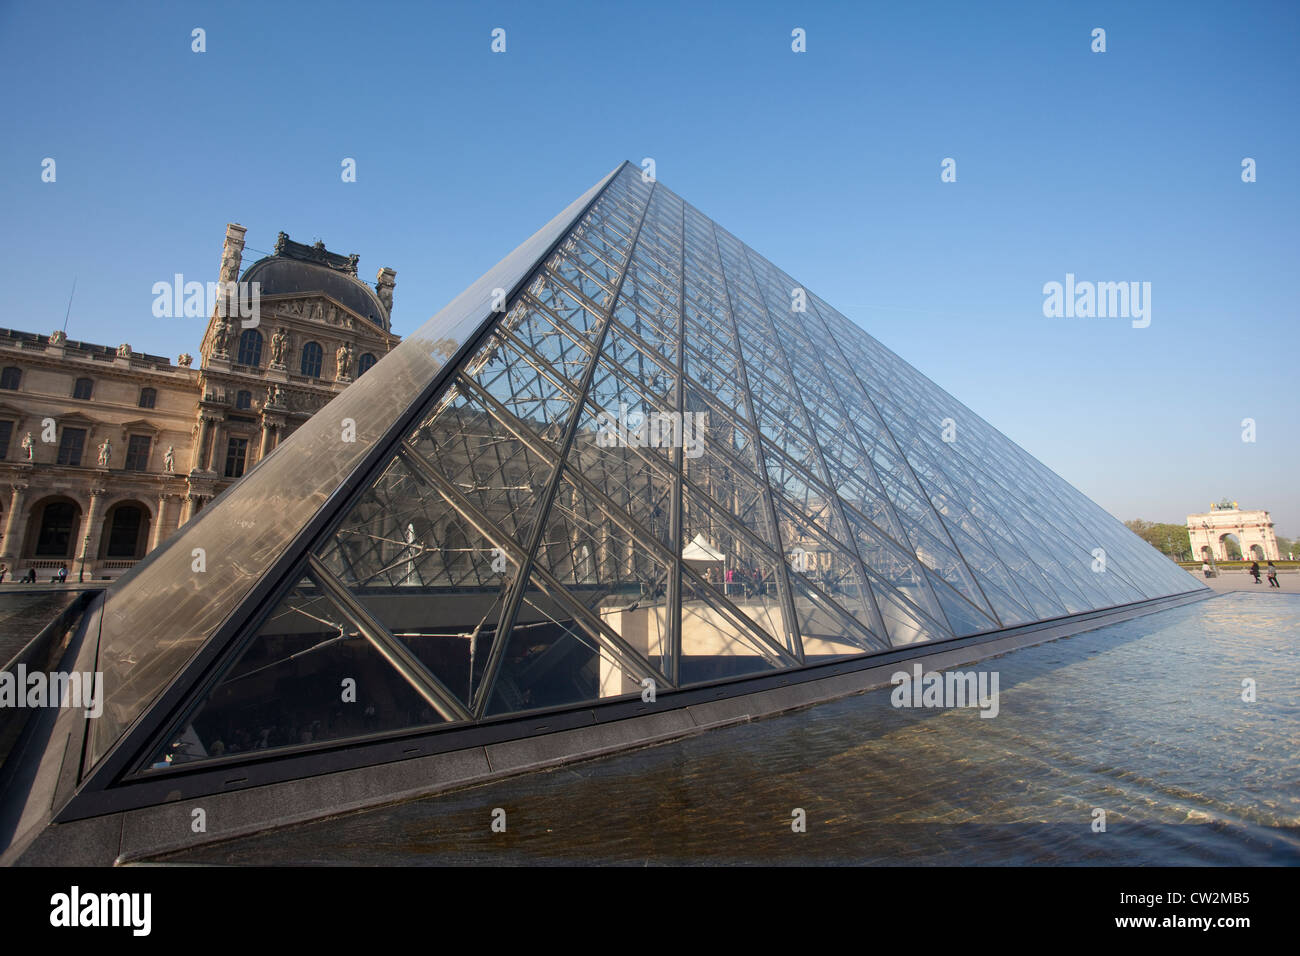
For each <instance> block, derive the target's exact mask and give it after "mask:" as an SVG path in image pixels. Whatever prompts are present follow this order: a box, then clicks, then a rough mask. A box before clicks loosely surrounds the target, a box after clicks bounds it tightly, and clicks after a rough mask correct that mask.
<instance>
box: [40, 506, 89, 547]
mask: <svg viewBox="0 0 1300 956" xmlns="http://www.w3.org/2000/svg"><path fill="white" fill-rule="evenodd" d="M80 520H81V509H80V508H79V507H77V506H76V505H75V504H73V503H72V502H71V501H52V502H50V503H49V504H47V505H46V506H45V507H44V509H42V511H41V512H40V524H39V525H38V531H37V534H36V547H35V549H34V554H35V556H36V557H38V558H70V557H72V546H73V544H74V541H75V539H74V538H73V532H74V531H75V530H76V528H77V525H78V523H79V522H80Z"/></svg>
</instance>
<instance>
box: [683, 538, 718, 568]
mask: <svg viewBox="0 0 1300 956" xmlns="http://www.w3.org/2000/svg"><path fill="white" fill-rule="evenodd" d="M682 560H683V561H708V562H711V563H713V564H720V563H721V562H722V561H723V554H722V552H721V551H719V550H718V549H717V548H715V547H713V545H711V544H709V542H707V541H705V540H704V535H703V533H701V534H697V535H696V536H695V537H694V538H693V539H692V540H691V542H690V543H689V544H687V545H686V547H684V548H682Z"/></svg>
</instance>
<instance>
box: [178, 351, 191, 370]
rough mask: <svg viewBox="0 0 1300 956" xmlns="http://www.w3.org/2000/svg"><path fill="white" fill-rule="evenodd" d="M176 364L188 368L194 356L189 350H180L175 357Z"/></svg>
mask: <svg viewBox="0 0 1300 956" xmlns="http://www.w3.org/2000/svg"><path fill="white" fill-rule="evenodd" d="M176 364H177V365H179V366H180V367H181V368H189V367H190V366H191V365H192V364H194V356H193V355H191V354H190V353H189V352H182V353H181V354H180V355H179V356H178V357H177V359H176Z"/></svg>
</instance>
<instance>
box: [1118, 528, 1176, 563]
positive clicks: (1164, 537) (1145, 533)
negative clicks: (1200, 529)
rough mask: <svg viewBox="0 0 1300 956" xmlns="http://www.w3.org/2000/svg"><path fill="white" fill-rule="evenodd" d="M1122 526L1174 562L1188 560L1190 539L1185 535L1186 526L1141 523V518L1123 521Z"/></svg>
mask: <svg viewBox="0 0 1300 956" xmlns="http://www.w3.org/2000/svg"><path fill="white" fill-rule="evenodd" d="M1124 525H1125V526H1126V527H1127V528H1128V529H1129V530H1130V531H1132V532H1133V533H1134V534H1135V535H1137V536H1138V537H1139V538H1141V539H1142V540H1143V541H1145V542H1146V543H1147V544H1149V545H1151V547H1153V548H1155V549H1156V550H1157V551H1159V552H1161V553H1163V554H1167V555H1169V557H1171V558H1173V559H1174V560H1175V561H1179V560H1183V561H1185V560H1190V558H1191V554H1192V539H1191V538H1190V536H1189V535H1188V534H1187V526H1186V525H1181V524H1164V523H1162V522H1158V521H1143V520H1142V519H1141V518H1134V519H1133V520H1132V521H1125V522H1124Z"/></svg>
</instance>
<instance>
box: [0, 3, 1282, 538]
mask: <svg viewBox="0 0 1300 956" xmlns="http://www.w3.org/2000/svg"><path fill="white" fill-rule="evenodd" d="M194 27H202V28H204V29H205V30H206V31H207V52H205V53H202V54H197V53H193V52H191V30H192V29H193V28H194ZM494 27H502V28H504V29H505V30H506V31H507V33H506V41H507V51H506V53H504V54H493V53H492V52H491V51H490V49H489V46H490V42H491V37H490V32H491V30H492V29H493V28H494ZM795 27H802V28H804V29H805V30H806V31H807V46H808V50H807V52H806V53H803V54H795V53H793V52H791V49H790V43H791V39H790V32H791V30H792V29H793V28H795ZM1094 27H1103V28H1104V29H1105V30H1106V41H1107V51H1106V52H1105V53H1104V54H1099V53H1093V52H1091V50H1090V46H1091V31H1092V29H1093V28H1094ZM1298 64H1300V4H1295V3H1264V2H1249V3H1241V2H1224V3H1186V2H1184V3H1168V4H1164V3H1146V2H1144V3H1132V2H1124V3H1114V4H1091V5H1088V6H1087V7H1086V8H1085V6H1084V5H1082V4H1080V5H1073V4H1060V3H1045V2H1033V3H1024V4H992V5H985V4H971V3H956V2H954V3H938V4H921V3H905V4H866V3H843V4H838V3H836V4H831V3H811V4H810V3H794V2H785V3H734V4H722V3H718V4H695V3H680V4H679V3H672V2H656V3H653V4H635V5H634V4H604V3H590V4H577V3H573V4H568V3H555V2H548V3H518V4H505V3H482V4H469V3H464V4H460V3H458V4H426V3H410V4H383V3H373V4H369V3H368V4H356V3H328V2H325V3H322V2H316V3H296V4H280V3H276V4H266V3H259V2H250V3H233V2H232V3H173V2H167V3H163V2H157V3H122V4H118V3H100V2H93V3H67V4H49V3H37V2H30V3H14V2H0V77H2V79H3V88H4V97H3V105H2V106H0V110H2V111H3V112H4V114H5V116H4V124H3V129H4V135H3V139H2V140H0V222H3V229H2V230H0V242H2V243H3V245H2V246H0V281H2V282H3V284H4V288H5V290H6V303H5V315H4V316H3V317H2V318H0V325H4V326H7V327H10V328H17V329H23V330H28V331H40V332H48V331H50V330H51V329H54V328H57V327H59V326H60V325H61V324H62V322H63V315H64V310H65V308H66V306H67V300H68V293H69V291H70V288H71V285H72V281H73V277H74V276H76V277H77V292H76V300H75V302H74V303H73V307H72V315H71V321H70V322H69V326H68V333H69V336H70V337H72V338H77V339H83V340H88V341H93V342H101V343H106V344H111V345H115V344H117V343H119V342H122V341H130V342H131V344H132V345H133V346H134V347H135V348H136V349H137V350H144V351H149V352H154V353H163V354H169V355H171V356H173V357H174V356H175V355H176V354H177V353H179V352H181V351H191V352H197V351H198V348H197V346H198V341H199V338H200V336H201V334H202V328H201V325H202V320H199V319H155V318H154V317H153V316H152V314H151V304H152V301H153V295H152V292H151V287H152V285H153V283H154V282H157V281H160V280H169V279H170V278H171V276H172V275H173V274H174V273H176V272H181V273H183V274H184V275H185V276H186V277H187V278H194V279H199V280H201V281H208V280H211V279H215V278H216V273H217V266H218V264H219V262H220V257H221V240H222V235H223V233H224V229H225V224H226V223H227V222H229V221H236V222H239V223H242V224H243V225H244V226H246V227H248V244H249V246H250V247H251V249H255V250H263V251H265V250H270V249H271V247H272V245H273V244H274V241H275V235H276V233H277V232H278V231H280V230H281V229H283V230H285V231H286V232H288V233H289V234H290V235H291V236H292V237H293V238H294V239H297V240H300V241H306V242H310V241H313V240H314V239H316V238H321V239H323V240H324V241H325V243H326V244H327V245H328V246H329V248H330V249H332V250H336V251H339V252H342V253H351V252H357V253H359V254H360V255H361V270H362V274H363V277H364V278H366V279H368V280H373V278H374V274H375V272H376V270H377V269H378V268H379V267H380V266H391V267H393V268H395V269H396V270H397V291H396V296H395V303H396V304H395V315H394V328H395V331H397V332H398V333H399V334H402V333H406V332H409V331H410V330H412V329H414V328H415V327H416V326H418V325H419V324H420V323H421V322H422V321H424V320H425V319H427V318H428V317H429V316H430V315H432V314H433V313H434V312H436V311H437V310H438V309H439V308H440V307H441V306H442V305H444V304H445V303H446V302H447V301H448V300H449V299H451V298H452V297H453V296H454V295H455V294H456V293H457V292H459V291H460V290H461V289H462V288H464V287H465V286H467V285H468V284H469V283H470V282H471V281H473V280H474V279H475V278H477V277H478V276H479V275H480V274H481V273H482V272H484V271H485V270H486V269H487V268H488V267H489V266H490V265H492V264H493V263H494V262H496V260H497V259H499V258H500V257H501V256H503V255H504V254H506V253H507V252H509V251H510V250H511V249H513V248H514V247H515V246H516V245H517V244H518V243H519V242H521V241H522V240H523V239H524V238H526V237H527V236H528V235H530V234H531V233H532V232H533V231H534V230H536V229H537V228H538V227H539V226H540V225H542V223H544V222H545V221H547V220H548V219H549V218H550V217H551V216H553V215H554V214H555V213H556V212H558V211H559V210H560V209H562V208H563V207H564V206H565V205H566V204H567V203H568V202H570V201H571V200H572V199H573V198H574V197H576V196H577V195H579V194H580V193H581V192H582V191H583V190H585V189H586V188H587V187H588V186H590V185H591V184H592V183H593V182H595V181H596V180H597V179H599V178H600V177H601V176H602V175H604V174H605V173H606V172H608V171H609V170H610V169H612V168H613V167H614V166H615V165H617V164H618V163H619V162H620V161H621V160H624V159H629V160H632V161H633V162H637V163H639V162H640V161H641V159H642V158H643V157H647V156H650V157H654V159H655V160H656V163H657V167H658V176H659V179H660V180H661V181H662V182H663V183H664V184H665V185H667V186H669V187H670V188H672V189H674V190H675V191H677V192H678V193H680V194H681V195H683V196H684V197H685V198H686V199H687V200H689V201H690V202H692V203H693V204H694V205H696V206H698V207H699V208H700V209H701V210H702V211H703V212H705V213H706V214H707V215H709V216H711V217H713V218H714V219H716V220H717V221H718V222H719V223H721V224H722V225H723V226H725V227H726V228H728V229H729V230H731V231H732V232H733V233H735V234H736V235H737V236H738V237H740V238H741V239H742V240H744V241H745V242H747V243H748V244H749V245H751V246H752V247H753V248H754V249H756V250H757V251H758V252H759V253H761V254H763V255H764V256H766V257H768V258H769V259H771V260H772V261H774V262H775V263H777V264H778V265H780V266H781V267H782V268H784V269H785V270H786V271H787V272H789V273H790V274H792V275H793V276H795V277H796V278H797V279H798V280H799V281H801V282H802V283H804V284H805V285H807V287H808V288H810V289H813V290H814V291H816V292H817V293H818V294H820V295H821V296H822V297H824V298H825V299H826V300H827V301H829V302H831V303H832V304H833V305H835V306H836V307H837V308H839V309H840V310H841V311H842V312H844V313H845V314H846V315H848V316H849V317H850V318H852V319H854V320H855V321H857V322H858V323H860V324H861V325H863V326H864V327H865V328H866V329H867V330H868V331H870V332H871V333H872V334H873V335H875V336H876V337H877V338H878V339H880V340H881V341H882V342H883V343H884V344H885V345H887V346H889V347H890V348H892V349H894V350H895V351H896V352H898V353H899V354H900V355H901V356H903V357H904V358H905V359H907V360H908V361H910V362H911V363H912V364H913V365H915V366H916V367H917V368H919V369H920V370H921V371H922V372H924V373H925V374H927V375H928V376H930V377H931V378H933V379H934V380H935V381H936V382H938V383H939V384H940V385H942V386H943V387H944V388H946V389H948V391H950V392H951V393H953V394H954V395H955V396H957V397H958V398H959V399H961V400H962V401H964V402H965V403H966V404H967V405H969V406H970V407H971V408H972V409H974V410H975V411H976V412H977V413H979V414H980V415H982V416H983V417H985V418H986V419H988V420H989V421H990V422H992V423H993V424H994V425H995V426H997V427H998V428H1000V429H1001V430H1002V431H1004V432H1005V433H1006V434H1007V435H1008V436H1009V437H1011V438H1012V439H1013V440H1014V441H1016V442H1018V443H1020V444H1021V445H1023V446H1024V447H1025V448H1026V449H1027V450H1028V451H1029V452H1031V453H1032V454H1034V455H1035V456H1037V457H1038V458H1040V459H1041V460H1042V461H1043V462H1045V463H1046V464H1047V465H1048V466H1049V467H1051V468H1052V469H1054V470H1055V471H1057V472H1058V473H1059V474H1061V475H1062V476H1063V477H1065V478H1066V479H1067V480H1069V481H1070V482H1072V483H1073V484H1075V485H1076V486H1078V487H1079V488H1080V489H1081V490H1082V491H1083V492H1084V493H1086V494H1088V495H1089V496H1091V497H1093V498H1094V499H1096V500H1097V501H1098V502H1100V503H1101V504H1102V505H1103V506H1104V507H1106V508H1107V509H1108V510H1110V511H1111V512H1112V513H1114V514H1115V515H1116V516H1117V517H1120V518H1131V517H1143V518H1146V519H1149V520H1160V521H1178V522H1181V521H1182V520H1183V517H1184V515H1185V514H1186V513H1187V512H1188V511H1189V510H1194V511H1195V510H1203V509H1205V508H1206V507H1207V506H1208V504H1209V503H1210V501H1211V500H1217V499H1218V498H1219V497H1220V496H1222V495H1228V496H1229V497H1232V498H1235V499H1237V500H1238V501H1240V502H1241V503H1242V505H1243V506H1245V507H1263V508H1268V509H1270V510H1271V511H1272V513H1273V517H1274V520H1275V522H1276V524H1277V530H1278V531H1279V533H1282V534H1286V535H1291V536H1295V535H1300V492H1298V491H1297V486H1298V483H1297V476H1298V474H1300V413H1297V406H1298V405H1300V361H1298V358H1300V349H1298V348H1297V345H1298V344H1300V341H1298V340H1300V331H1297V329H1298V326H1300V324H1298V322H1297V318H1298V310H1300V307H1298V306H1297V301H1296V280H1297V273H1298V272H1300V269H1298V268H1297V266H1298V265H1300V242H1298V241H1297V230H1298V228H1300V226H1298V225H1297V224H1298V223H1300V201H1298V200H1300V168H1297V162H1298V161H1300V142H1298V141H1297V140H1298V138H1300V137H1298V134H1297V109H1298V107H1297V103H1298V102H1300V65H1298ZM45 157H52V158H54V159H55V160H56V162H57V177H58V178H57V181H56V182H55V183H43V182H41V177H40V174H41V161H42V159H43V158H45ZM344 157H352V158H354V159H356V161H357V182H356V183H343V182H342V181H341V177H340V170H341V168H340V163H341V161H342V159H343V158H344ZM945 157H952V158H954V159H955V160H956V161H957V182H955V183H941V182H940V162H941V160H942V159H943V158H945ZM1243 157H1252V158H1254V159H1255V160H1256V162H1257V164H1258V165H1257V169H1258V181H1257V182H1255V183H1251V184H1246V183H1243V182H1242V181H1241V161H1242V159H1243ZM253 258H256V254H255V253H253V252H251V251H250V252H249V253H247V254H246V258H245V262H246V263H247V262H250V261H252V259H253ZM1067 272H1072V273H1074V274H1075V275H1076V276H1077V277H1078V278H1079V279H1081V280H1092V281H1139V282H1141V281H1146V282H1150V283H1151V284H1152V303H1151V304H1152V311H1151V325H1150V327H1149V328H1146V329H1134V328H1132V327H1131V324H1130V322H1129V321H1128V320H1126V319H1048V318H1044V316H1043V314H1042V306H1043V293H1042V287H1043V284H1044V283H1046V282H1051V281H1063V280H1064V277H1065V274H1066V273H1067ZM1247 417H1250V418H1254V419H1255V420H1256V422H1257V430H1258V433H1257V441H1256V442H1255V443H1254V444H1247V443H1243V442H1242V441H1241V427H1240V422H1241V420H1242V419H1243V418H1247Z"/></svg>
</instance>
